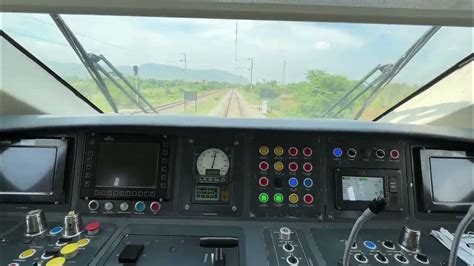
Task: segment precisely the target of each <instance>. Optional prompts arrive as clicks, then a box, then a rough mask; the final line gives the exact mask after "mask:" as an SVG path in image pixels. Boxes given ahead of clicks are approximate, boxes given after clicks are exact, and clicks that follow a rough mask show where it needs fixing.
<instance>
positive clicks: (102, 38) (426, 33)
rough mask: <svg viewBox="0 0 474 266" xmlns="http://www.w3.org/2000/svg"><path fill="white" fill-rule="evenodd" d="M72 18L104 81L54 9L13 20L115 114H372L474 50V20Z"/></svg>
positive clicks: (49, 60) (26, 39)
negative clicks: (456, 23) (468, 23)
mask: <svg viewBox="0 0 474 266" xmlns="http://www.w3.org/2000/svg"><path fill="white" fill-rule="evenodd" d="M60 17H61V20H62V24H61V27H63V28H64V27H67V28H69V29H70V31H71V33H72V34H73V35H74V36H75V39H76V40H77V43H80V45H81V46H82V47H83V48H84V51H85V52H86V54H87V56H89V57H90V59H91V60H90V62H89V63H90V66H88V67H89V68H90V67H92V68H94V69H95V70H94V71H96V72H97V73H99V75H100V76H101V78H100V79H101V80H103V82H102V83H101V82H99V81H100V80H99V79H97V78H93V77H92V76H91V74H90V73H91V72H90V71H88V68H86V66H85V65H84V64H83V62H81V60H79V57H78V55H77V54H76V53H75V52H74V50H73V48H72V47H71V42H70V41H71V40H70V39H67V38H65V37H64V35H63V34H62V32H61V31H60V29H59V28H58V21H56V20H54V19H53V17H51V16H50V15H49V14H21V13H4V14H2V22H1V23H2V29H3V30H4V31H5V32H6V33H7V34H9V35H10V36H12V37H13V38H14V39H15V40H16V41H18V42H19V43H20V44H21V45H22V46H24V47H25V48H26V49H27V50H28V51H30V52H31V53H32V54H33V55H34V56H36V57H38V58H39V59H40V60H41V61H42V62H44V63H45V64H46V65H47V66H48V67H49V68H51V69H52V70H53V71H55V72H56V73H57V74H59V75H60V76H61V77H62V78H63V79H65V80H66V81H67V82H68V83H70V84H71V85H72V86H73V87H74V88H75V89H77V90H78V91H79V92H80V93H81V94H82V95H83V96H85V97H86V98H87V99H88V100H90V101H91V102H92V103H93V104H94V105H96V106H97V107H99V108H100V109H101V110H102V111H104V112H106V113H113V112H116V113H124V114H145V113H147V114H157V113H159V114H178V115H204V116H213V117H227V118H244V119H247V118H263V119H265V118H290V119H298V118H346V119H347V118H348V119H359V120H372V119H374V118H376V117H377V116H379V115H380V114H382V113H383V112H385V111H386V110H387V109H389V108H390V107H392V106H393V105H394V104H396V103H398V102H399V101H401V100H402V99H404V98H406V97H407V96H409V95H410V94H412V93H413V92H415V91H416V90H417V89H419V88H420V87H421V86H423V85H425V84H426V83H427V82H429V81H431V80H433V79H434V78H436V77H437V76H438V75H440V74H441V73H443V72H444V71H445V70H446V69H448V68H449V67H451V66H453V65H454V64H455V63H457V62H459V61H460V60H462V59H463V58H465V57H466V56H468V55H469V54H471V53H472V52H473V50H472V47H473V46H472V28H470V27H444V26H443V27H432V26H422V25H420V26H414V25H383V24H362V23H328V22H295V21H262V20H232V19H198V18H163V17H127V16H99V15H60ZM98 80H99V81H98ZM57 104H67V102H64V103H57ZM436 110H440V109H439V108H437V109H436ZM443 110H444V109H443ZM420 112H427V111H426V110H425V109H423V110H422V111H418V112H417V113H416V115H420ZM424 114H425V113H423V115H424ZM409 115H410V114H407V115H405V116H409ZM413 115H415V114H413ZM401 121H402V122H403V120H401Z"/></svg>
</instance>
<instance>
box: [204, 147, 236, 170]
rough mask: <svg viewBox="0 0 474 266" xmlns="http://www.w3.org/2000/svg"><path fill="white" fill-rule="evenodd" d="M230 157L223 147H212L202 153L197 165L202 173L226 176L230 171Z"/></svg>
mask: <svg viewBox="0 0 474 266" xmlns="http://www.w3.org/2000/svg"><path fill="white" fill-rule="evenodd" d="M229 166H230V163H229V157H227V154H225V152H224V151H223V150H221V149H217V148H210V149H207V150H205V151H203V152H201V154H199V157H198V158H197V161H196V167H197V170H198V173H199V174H200V175H216V176H217V175H219V176H224V175H226V174H227V172H228V171H229Z"/></svg>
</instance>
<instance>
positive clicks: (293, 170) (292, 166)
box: [288, 162, 298, 172]
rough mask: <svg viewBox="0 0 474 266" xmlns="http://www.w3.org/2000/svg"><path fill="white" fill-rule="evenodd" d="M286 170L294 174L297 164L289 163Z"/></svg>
mask: <svg viewBox="0 0 474 266" xmlns="http://www.w3.org/2000/svg"><path fill="white" fill-rule="evenodd" d="M288 169H290V171H292V172H296V170H298V164H297V163H295V162H291V163H289V164H288Z"/></svg>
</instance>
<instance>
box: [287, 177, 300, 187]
mask: <svg viewBox="0 0 474 266" xmlns="http://www.w3.org/2000/svg"><path fill="white" fill-rule="evenodd" d="M288 185H290V187H297V186H298V179H296V178H295V177H292V178H290V179H289V180H288Z"/></svg>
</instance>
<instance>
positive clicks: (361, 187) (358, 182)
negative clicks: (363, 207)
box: [342, 176, 385, 201]
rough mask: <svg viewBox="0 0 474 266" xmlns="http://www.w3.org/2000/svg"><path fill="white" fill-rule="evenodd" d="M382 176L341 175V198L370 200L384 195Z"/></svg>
mask: <svg viewBox="0 0 474 266" xmlns="http://www.w3.org/2000/svg"><path fill="white" fill-rule="evenodd" d="M384 194H385V193H384V184H383V177H366V176H342V199H343V200H346V201H372V200H373V199H374V198H376V197H384Z"/></svg>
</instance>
